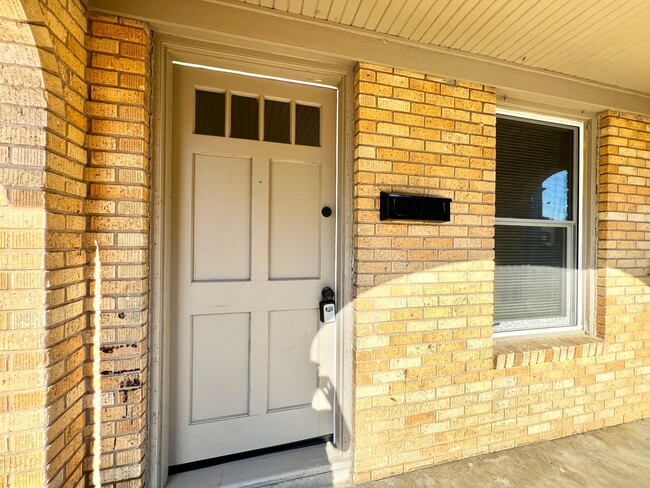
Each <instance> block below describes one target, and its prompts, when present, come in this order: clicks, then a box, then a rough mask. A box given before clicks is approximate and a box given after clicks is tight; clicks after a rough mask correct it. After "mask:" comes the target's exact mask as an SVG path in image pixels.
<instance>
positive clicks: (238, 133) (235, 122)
mask: <svg viewBox="0 0 650 488" xmlns="http://www.w3.org/2000/svg"><path fill="white" fill-rule="evenodd" d="M259 112H260V101H259V99H258V98H256V97H255V98H254V97H243V96H241V95H232V97H231V99H230V137H236V138H238V139H251V140H254V141H258V140H259V138H260V136H259Z"/></svg>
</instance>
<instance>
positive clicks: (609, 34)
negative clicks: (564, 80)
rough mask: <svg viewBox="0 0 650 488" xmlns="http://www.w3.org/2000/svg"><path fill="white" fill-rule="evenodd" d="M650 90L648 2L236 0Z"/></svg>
mask: <svg viewBox="0 0 650 488" xmlns="http://www.w3.org/2000/svg"><path fill="white" fill-rule="evenodd" d="M234 1H238V2H240V3H244V4H248V5H255V6H260V7H263V8H264V7H265V8H269V9H274V10H276V11H279V12H283V13H288V14H295V15H300V16H303V17H307V18H311V19H318V20H323V21H326V22H332V23H336V24H340V25H344V26H352V27H355V28H359V29H364V30H367V31H372V32H375V33H378V34H384V35H387V36H396V37H399V38H403V39H408V40H410V41H413V42H417V43H422V44H428V45H432V46H438V47H443V48H448V49H453V50H457V51H460V52H464V53H468V54H476V55H480V56H486V57H489V58H494V59H498V60H501V61H507V62H511V63H515V64H519V65H522V66H527V67H531V68H538V69H543V70H547V71H552V72H556V73H562V74H568V75H571V76H575V77H578V78H583V79H585V80H592V81H597V82H600V83H604V84H607V85H611V86H618V87H621V88H626V89H629V90H634V91H637V92H641V93H650V37H649V32H650V30H649V29H650V1H648V0H234Z"/></svg>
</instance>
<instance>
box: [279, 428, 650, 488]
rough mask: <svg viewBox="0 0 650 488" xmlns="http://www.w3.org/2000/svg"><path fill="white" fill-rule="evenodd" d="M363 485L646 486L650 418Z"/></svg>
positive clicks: (316, 483)
mask: <svg viewBox="0 0 650 488" xmlns="http://www.w3.org/2000/svg"><path fill="white" fill-rule="evenodd" d="M266 486H273V487H274V488H325V487H330V486H333V485H332V481H331V477H330V478H329V479H328V476H327V475H325V474H322V475H318V476H313V477H309V478H303V479H299V480H292V481H285V482H282V483H275V484H271V485H266ZM345 486H349V485H345ZM362 486H363V488H474V487H476V488H478V487H480V488H528V487H534V488H559V487H561V488H585V487H587V488H600V487H602V488H650V419H647V420H642V421H637V422H632V423H629V424H624V425H619V426H616V427H609V428H606V429H602V430H598V431H595V432H590V433H586V434H579V435H575V436H571V437H565V438H562V439H556V440H553V441H548V442H542V443H539V444H533V445H530V446H524V447H518V448H516V449H510V450H508V451H502V452H498V453H493V454H487V455H483V456H477V457H474V458H470V459H465V460H462V461H457V462H452V463H447V464H442V465H439V466H434V467H431V468H425V469H421V470H419V471H414V472H411V473H407V474H404V475H401V476H395V477H393V478H388V479H384V480H381V481H375V482H371V483H367V484H365V485H362ZM336 487H337V488H340V487H341V485H340V484H337V485H336Z"/></svg>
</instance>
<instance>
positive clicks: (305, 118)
mask: <svg viewBox="0 0 650 488" xmlns="http://www.w3.org/2000/svg"><path fill="white" fill-rule="evenodd" d="M296 144H300V145H301V146H320V107H312V106H311V105H300V104H296Z"/></svg>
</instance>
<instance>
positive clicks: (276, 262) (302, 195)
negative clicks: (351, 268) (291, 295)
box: [269, 161, 322, 280]
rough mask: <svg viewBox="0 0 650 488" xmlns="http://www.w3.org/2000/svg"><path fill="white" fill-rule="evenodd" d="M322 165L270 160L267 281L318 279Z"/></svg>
mask: <svg viewBox="0 0 650 488" xmlns="http://www.w3.org/2000/svg"><path fill="white" fill-rule="evenodd" d="M321 186H322V184H321V165H320V164H317V163H305V162H295V161H271V188H270V197H271V208H270V218H269V241H270V242H269V246H270V249H269V251H270V260H269V278H270V279H272V280H278V279H280V280H281V279H308V278H311V279H318V278H320V237H321V236H320V223H321V218H322V216H321V214H320V208H321V200H322V198H321Z"/></svg>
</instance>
